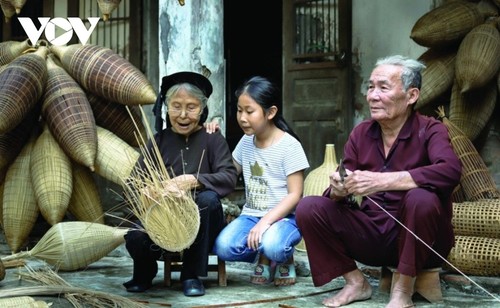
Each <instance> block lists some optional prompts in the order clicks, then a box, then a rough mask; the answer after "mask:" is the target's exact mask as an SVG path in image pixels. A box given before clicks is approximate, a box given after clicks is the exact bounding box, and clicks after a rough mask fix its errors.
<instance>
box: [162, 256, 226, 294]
mask: <svg viewBox="0 0 500 308" xmlns="http://www.w3.org/2000/svg"><path fill="white" fill-rule="evenodd" d="M212 256H213V257H215V258H216V260H217V263H216V264H212V263H210V259H211V258H210V257H212ZM163 262H164V269H163V282H164V284H165V286H167V287H170V286H171V285H172V272H180V270H181V267H182V259H181V254H180V253H172V252H171V253H164V254H163ZM208 271H209V272H217V279H218V280H219V286H221V287H225V286H227V278H226V262H225V261H224V260H221V259H219V257H217V255H214V254H210V256H209V260H208Z"/></svg>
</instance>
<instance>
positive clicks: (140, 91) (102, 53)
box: [51, 44, 156, 105]
mask: <svg viewBox="0 0 500 308" xmlns="http://www.w3.org/2000/svg"><path fill="white" fill-rule="evenodd" d="M51 51H52V52H53V53H54V54H55V55H56V56H57V57H58V58H59V60H60V61H61V62H62V65H63V67H64V69H65V70H66V71H67V72H68V73H69V74H70V75H71V76H72V77H73V78H74V79H75V80H76V81H77V82H78V83H79V84H80V86H82V87H83V88H84V89H85V90H87V91H89V92H91V93H93V94H95V95H98V96H101V97H103V98H105V99H107V100H110V101H113V102H117V103H120V104H124V105H144V104H154V103H155V101H156V92H155V91H154V89H153V86H152V85H151V83H150V82H149V81H148V80H147V78H146V76H145V75H144V74H143V73H142V72H141V71H139V69H137V68H136V67H135V66H133V65H132V64H131V63H130V62H128V61H127V60H126V59H125V58H123V57H121V56H120V55H118V54H116V53H115V52H113V51H112V50H111V49H109V48H105V47H101V46H96V45H91V44H86V45H80V44H75V45H69V46H52V47H51Z"/></svg>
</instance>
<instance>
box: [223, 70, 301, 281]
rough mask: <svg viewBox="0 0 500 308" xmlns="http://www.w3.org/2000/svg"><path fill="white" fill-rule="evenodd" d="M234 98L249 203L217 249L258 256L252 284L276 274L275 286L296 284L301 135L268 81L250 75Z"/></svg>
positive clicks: (248, 258)
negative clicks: (282, 110)
mask: <svg viewBox="0 0 500 308" xmlns="http://www.w3.org/2000/svg"><path fill="white" fill-rule="evenodd" d="M236 97H237V98H238V112H237V120H238V124H239V125H240V127H241V129H242V130H243V132H244V133H245V135H244V136H243V137H242V138H241V139H240V141H239V143H238V144H237V146H236V148H235V149H234V151H233V162H234V164H235V166H236V169H237V171H238V174H241V172H243V177H244V181H245V195H246V203H245V205H244V206H243V210H242V212H241V215H240V216H239V217H237V218H236V219H235V220H233V221H232V222H231V223H230V224H229V225H228V226H227V227H225V228H224V229H223V230H222V232H221V233H220V234H219V236H218V237H217V239H216V243H215V247H214V252H215V253H216V254H217V255H218V256H219V258H221V259H222V260H226V261H243V262H249V263H253V262H255V261H256V260H258V262H257V265H256V267H255V270H254V273H253V275H252V276H251V282H252V283H255V284H265V283H269V282H271V281H273V279H274V284H275V285H277V286H279V285H292V284H294V283H295V279H296V274H295V266H294V262H293V253H294V246H295V245H297V244H298V243H299V242H300V240H301V238H302V235H301V234H300V231H299V229H298V228H297V224H296V223H295V214H294V211H295V206H296V205H297V203H298V201H299V199H300V198H301V196H302V190H303V184H304V170H305V169H307V168H309V163H308V161H307V157H306V155H305V153H304V149H303V148H302V145H301V143H300V141H299V139H298V137H297V136H296V135H295V133H294V132H293V131H292V130H291V129H290V127H289V126H288V125H287V123H286V122H285V120H284V119H283V117H282V116H281V114H279V112H278V108H277V107H276V105H275V104H276V103H277V102H278V99H279V92H278V90H277V89H276V88H275V86H274V85H273V84H272V83H271V82H270V81H269V80H267V79H265V78H263V77H258V76H257V77H253V78H251V79H249V80H248V81H246V82H245V83H244V84H243V85H242V86H241V87H240V88H239V89H238V90H237V91H236ZM274 270H275V273H274Z"/></svg>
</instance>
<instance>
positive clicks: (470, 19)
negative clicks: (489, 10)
mask: <svg viewBox="0 0 500 308" xmlns="http://www.w3.org/2000/svg"><path fill="white" fill-rule="evenodd" d="M484 20H485V16H484V15H482V14H481V12H480V11H479V10H478V8H477V4H475V3H470V2H465V1H451V2H446V3H444V4H443V5H441V6H439V7H437V8H435V9H433V10H431V11H429V12H428V13H426V14H424V15H423V16H422V17H420V18H419V19H418V20H417V22H416V23H415V25H414V26H413V28H412V30H411V34H410V38H411V39H412V40H413V41H415V42H416V43H417V44H419V45H421V46H425V47H441V46H450V45H452V44H453V43H456V42H459V41H460V40H461V39H462V38H464V37H465V35H466V34H467V33H469V31H471V30H472V29H473V28H474V27H476V26H478V25H480V24H482V23H483V22H484Z"/></svg>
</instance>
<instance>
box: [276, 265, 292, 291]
mask: <svg viewBox="0 0 500 308" xmlns="http://www.w3.org/2000/svg"><path fill="white" fill-rule="evenodd" d="M296 280H297V274H296V273H295V265H293V264H279V265H277V266H276V274H275V275H274V285H275V286H290V285H293V284H295V282H296Z"/></svg>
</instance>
